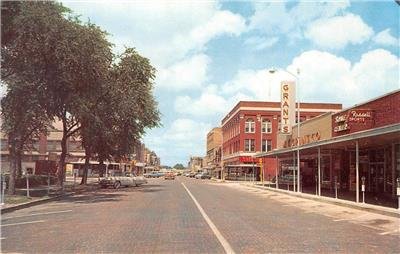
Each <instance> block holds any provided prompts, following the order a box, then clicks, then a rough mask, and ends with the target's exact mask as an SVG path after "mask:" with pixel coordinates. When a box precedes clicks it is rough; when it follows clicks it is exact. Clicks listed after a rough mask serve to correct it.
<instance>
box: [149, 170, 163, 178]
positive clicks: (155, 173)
mask: <svg viewBox="0 0 400 254" xmlns="http://www.w3.org/2000/svg"><path fill="white" fill-rule="evenodd" d="M160 176H161V175H160V174H159V173H158V172H156V171H153V172H150V173H147V174H146V177H147V178H159V177H160Z"/></svg>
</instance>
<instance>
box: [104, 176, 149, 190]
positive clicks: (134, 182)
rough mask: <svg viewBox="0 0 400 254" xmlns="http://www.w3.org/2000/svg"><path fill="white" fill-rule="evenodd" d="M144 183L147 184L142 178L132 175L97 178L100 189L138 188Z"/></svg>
mask: <svg viewBox="0 0 400 254" xmlns="http://www.w3.org/2000/svg"><path fill="white" fill-rule="evenodd" d="M145 183H147V180H146V179H145V178H144V177H143V176H136V175H135V174H134V173H126V174H125V175H114V176H107V177H100V178H99V185H100V187H101V188H107V187H110V186H112V187H114V188H115V189H119V188H120V187H122V186H127V187H129V186H139V185H141V184H145Z"/></svg>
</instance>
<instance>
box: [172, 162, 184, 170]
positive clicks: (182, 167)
mask: <svg viewBox="0 0 400 254" xmlns="http://www.w3.org/2000/svg"><path fill="white" fill-rule="evenodd" d="M174 169H185V167H184V166H183V165H182V164H181V163H177V164H175V166H174Z"/></svg>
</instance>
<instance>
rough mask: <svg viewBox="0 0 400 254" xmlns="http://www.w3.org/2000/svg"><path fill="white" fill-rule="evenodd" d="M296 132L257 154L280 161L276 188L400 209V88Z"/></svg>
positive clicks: (323, 117)
mask: <svg viewBox="0 0 400 254" xmlns="http://www.w3.org/2000/svg"><path fill="white" fill-rule="evenodd" d="M294 128H296V127H294ZM296 133H297V132H296V131H294V132H293V134H292V135H291V136H289V137H284V138H281V140H280V141H281V142H280V144H279V148H280V149H277V150H275V151H272V152H268V153H261V154H258V155H257V156H256V157H258V158H263V159H267V158H269V159H271V158H277V160H278V165H277V169H276V179H278V181H277V182H276V187H278V188H285V189H286V188H288V189H291V190H297V191H302V192H308V193H313V194H316V195H322V196H328V197H337V198H343V199H347V200H351V201H355V202H366V203H373V204H378V205H384V206H389V207H397V200H396V188H397V179H398V180H399V181H400V90H396V91H393V92H391V93H388V94H385V95H384V96H381V97H379V98H375V99H373V100H370V101H367V102H364V103H361V104H357V105H356V106H354V107H351V108H348V109H344V110H341V111H339V112H336V113H333V114H327V115H324V116H321V117H320V119H318V118H315V121H313V120H309V121H306V122H304V123H302V124H301V125H300V133H301V135H300V138H298V137H297V135H296ZM297 150H299V155H300V157H299V158H300V164H299V165H297V163H296V161H297ZM298 168H300V172H298ZM294 171H295V172H294ZM298 175H299V176H300V178H299V177H297V176H298ZM298 180H299V183H300V186H298V184H297V181H298ZM291 182H293V184H291ZM282 185H283V186H282ZM296 185H297V187H296ZM362 194H363V195H362ZM363 198H364V200H362V199H363Z"/></svg>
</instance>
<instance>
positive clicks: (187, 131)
mask: <svg viewBox="0 0 400 254" xmlns="http://www.w3.org/2000/svg"><path fill="white" fill-rule="evenodd" d="M211 127H212V126H211V124H209V123H203V122H199V121H195V120H192V119H189V118H178V119H176V120H174V121H173V122H172V124H171V126H170V127H169V129H168V130H167V131H166V132H165V138H166V139H167V140H170V141H173V142H174V143H175V144H174V145H175V146H178V147H186V146H187V145H189V146H193V144H198V143H199V142H203V141H204V140H205V137H206V134H207V132H208V131H210V129H211ZM203 147H204V146H202V148H203Z"/></svg>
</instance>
